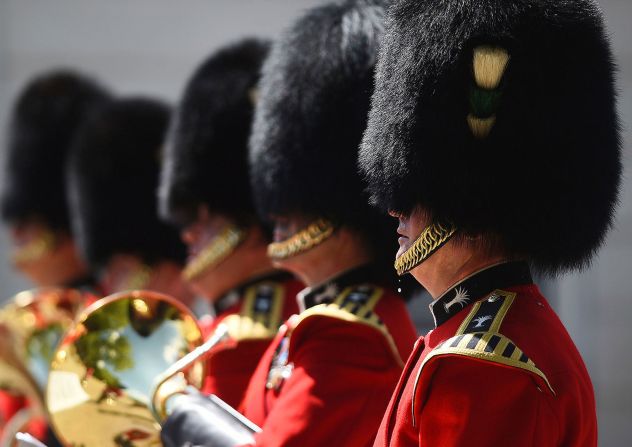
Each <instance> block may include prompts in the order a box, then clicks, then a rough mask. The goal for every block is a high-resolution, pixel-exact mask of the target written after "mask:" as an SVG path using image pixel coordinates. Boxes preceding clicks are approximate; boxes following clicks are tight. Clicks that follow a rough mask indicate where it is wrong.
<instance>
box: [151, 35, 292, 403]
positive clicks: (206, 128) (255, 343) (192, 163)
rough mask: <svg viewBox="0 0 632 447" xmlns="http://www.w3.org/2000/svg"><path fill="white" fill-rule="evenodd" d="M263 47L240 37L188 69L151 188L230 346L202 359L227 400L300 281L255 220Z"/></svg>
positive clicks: (239, 390) (237, 393)
mask: <svg viewBox="0 0 632 447" xmlns="http://www.w3.org/2000/svg"><path fill="white" fill-rule="evenodd" d="M268 47H269V43H268V42H267V41H261V40H257V39H245V40H241V41H239V42H236V43H234V44H232V45H229V46H226V47H224V48H221V49H220V50H219V51H217V52H215V53H214V54H212V55H211V56H210V57H209V58H208V59H207V60H206V61H204V62H203V63H202V64H201V65H200V67H199V68H198V69H197V70H196V72H195V73H194V74H193V76H192V78H191V80H190V81H189V83H188V85H187V87H186V89H185V91H184V94H183V97H182V100H181V102H180V105H179V107H178V109H177V111H176V113H175V114H174V117H173V120H172V128H171V131H170V133H169V137H168V138H167V144H166V152H167V156H166V161H165V164H164V167H163V170H162V179H161V186H160V209H161V214H162V215H163V217H164V218H165V219H166V220H168V221H169V222H171V223H174V224H176V225H178V226H179V227H180V228H181V229H182V233H181V234H182V239H183V240H184V242H185V243H186V245H187V246H188V249H189V259H188V263H187V265H186V267H185V269H184V278H185V280H187V281H188V282H189V283H190V284H191V286H192V287H193V288H194V289H195V291H196V292H197V293H199V294H201V295H202V296H204V297H206V298H207V299H208V300H209V301H210V302H211V303H212V304H213V306H214V308H215V312H216V318H215V320H213V321H212V322H208V321H207V322H206V324H204V322H203V325H204V326H205V327H204V328H203V329H204V330H205V332H206V333H207V335H209V336H210V335H211V334H212V333H213V332H214V331H215V328H216V327H217V325H218V324H219V323H225V324H226V325H228V327H229V336H230V342H228V343H222V344H221V345H219V346H217V347H216V348H215V349H214V350H213V352H212V354H211V355H210V357H209V358H208V363H207V367H208V370H207V373H208V377H207V381H206V384H205V387H204V391H205V392H206V393H208V394H216V395H218V396H219V397H221V398H222V399H223V400H225V401H226V402H228V403H229V404H231V405H233V406H237V405H238V404H239V403H240V402H241V399H242V398H243V395H244V392H245V391H246V387H247V385H248V382H249V380H250V377H251V376H252V373H253V372H254V370H255V368H256V366H257V363H258V362H259V359H260V358H261V356H262V355H263V353H264V352H265V350H266V349H267V347H268V345H269V344H270V342H271V341H272V338H274V335H275V334H276V332H277V330H278V329H279V326H280V325H281V324H282V323H283V322H284V321H285V320H286V319H287V318H288V317H289V316H290V315H292V314H294V313H296V311H297V305H296V294H297V292H298V291H299V290H300V289H301V288H302V285H301V284H300V283H299V282H298V281H296V280H294V279H293V278H292V276H291V275H289V274H287V273H285V272H283V271H280V270H277V269H275V268H274V267H273V266H272V262H271V261H270V259H269V258H268V257H267V255H266V247H267V245H268V243H269V241H270V235H269V233H270V231H269V230H268V229H266V228H264V225H263V224H262V223H261V222H260V221H259V219H258V218H257V214H256V212H255V209H254V205H253V200H252V194H251V192H250V180H249V176H248V136H249V135H250V128H251V125H252V117H253V113H254V103H255V100H256V97H257V82H258V80H259V76H260V74H259V72H260V69H261V65H262V63H263V60H264V58H265V57H266V55H267V53H268Z"/></svg>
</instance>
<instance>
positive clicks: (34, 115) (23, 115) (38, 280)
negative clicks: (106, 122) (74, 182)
mask: <svg viewBox="0 0 632 447" xmlns="http://www.w3.org/2000/svg"><path fill="white" fill-rule="evenodd" d="M107 97H108V94H107V93H106V91H105V90H104V89H103V88H102V87H101V86H99V85H98V84H96V83H95V82H94V81H93V80H91V79H87V78H84V77H82V76H81V75H79V74H76V73H73V72H70V71H55V72H49V73H45V74H43V75H40V76H38V77H36V78H35V79H33V80H32V81H31V82H29V83H28V84H27V85H26V87H25V88H24V90H23V91H22V92H21V93H20V95H19V96H18V99H17V102H16V104H15V106H14V110H13V114H12V116H11V123H10V127H9V129H8V132H9V144H8V147H7V150H8V152H7V163H6V166H5V176H6V186H5V190H4V192H3V196H2V219H3V220H4V221H5V222H6V223H8V224H9V227H10V230H11V237H12V239H13V245H14V251H13V253H12V254H11V257H12V260H13V262H14V264H15V266H16V267H17V268H18V269H19V270H20V271H21V272H22V273H23V274H24V275H26V276H27V277H28V278H29V279H30V280H31V281H33V282H34V283H35V284H36V285H38V286H76V285H84V284H86V283H88V284H89V283H90V282H91V276H90V272H89V270H88V268H87V266H86V265H85V263H84V262H83V261H82V260H81V257H80V256H79V254H78V253H77V250H76V247H75V243H74V242H73V239H72V231H71V229H70V220H69V215H68V205H67V201H66V193H65V177H66V176H65V171H66V169H65V163H66V156H67V153H68V149H69V146H70V143H71V140H72V137H73V135H74V133H75V132H76V130H77V127H78V126H79V125H80V124H81V123H82V122H83V121H84V120H85V119H86V118H87V117H88V116H90V114H91V113H92V112H93V111H94V108H95V107H96V106H98V105H100V104H102V103H103V102H104V101H105V100H106V99H107Z"/></svg>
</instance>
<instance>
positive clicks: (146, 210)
mask: <svg viewBox="0 0 632 447" xmlns="http://www.w3.org/2000/svg"><path fill="white" fill-rule="evenodd" d="M168 121H169V110H168V108H167V106H166V105H164V104H163V103H161V102H158V101H155V100H151V99H143V98H130V99H119V100H114V101H111V102H110V103H109V104H108V105H106V106H104V107H101V108H100V109H99V111H98V112H97V113H95V114H94V115H93V116H92V117H91V118H90V119H89V120H87V122H86V123H85V124H84V125H83V126H82V127H81V129H79V131H78V132H77V135H76V138H75V140H74V142H73V145H72V148H71V153H70V157H69V167H68V194H69V201H70V212H71V216H72V225H73V230H74V234H75V235H76V238H77V243H78V246H79V248H80V250H81V253H82V255H83V256H84V257H85V259H86V260H87V262H88V263H89V265H90V267H91V268H92V269H93V271H95V272H96V273H97V275H98V280H99V284H100V286H101V288H102V290H103V292H104V294H105V295H108V294H111V293H114V292H119V291H123V290H129V289H149V290H155V291H158V292H162V293H166V294H168V295H171V296H173V297H175V298H177V299H179V300H181V301H183V302H184V303H185V304H189V303H190V298H191V294H190V292H189V291H188V290H187V288H186V285H185V284H184V281H182V279H181V268H182V262H183V260H184V257H185V249H184V245H183V244H182V243H181V242H180V239H179V237H178V234H177V232H176V231H175V230H174V229H173V228H171V227H169V226H168V225H166V224H164V223H162V222H160V221H159V219H158V211H157V206H156V192H157V189H158V176H159V174H160V165H161V160H162V149H161V148H162V141H163V138H164V135H165V133H166V129H167V124H168Z"/></svg>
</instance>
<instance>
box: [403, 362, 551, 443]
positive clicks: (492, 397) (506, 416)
mask: <svg viewBox="0 0 632 447" xmlns="http://www.w3.org/2000/svg"><path fill="white" fill-rule="evenodd" d="M431 362H432V363H429V364H428V365H426V367H425V368H424V372H423V377H424V378H423V379H422V380H423V382H420V383H419V386H420V387H421V390H420V392H419V393H418V394H417V396H416V399H415V404H416V405H415V413H416V415H417V416H416V417H417V427H418V430H419V432H418V433H419V446H420V447H435V446H442V447H457V446H459V447H463V446H467V447H478V446H480V447H482V446H503V445H506V446H509V445H510V446H512V447H527V446H529V447H536V446H537V447H547V446H557V445H559V430H558V424H557V420H556V417H555V414H554V412H553V411H552V409H551V408H552V401H551V400H552V399H554V397H553V395H552V394H551V393H550V392H549V391H548V390H546V389H543V384H542V383H540V382H539V381H538V380H537V378H536V377H535V376H533V375H532V374H531V373H529V372H527V371H524V370H521V369H518V368H512V367H507V366H503V365H498V364H495V363H491V362H486V361H481V360H477V359H472V358H468V357H462V358H461V357H456V356H454V357H452V356H450V357H447V356H446V357H440V358H437V359H434V360H432V361H431ZM426 368H428V369H429V370H427V369H426Z"/></svg>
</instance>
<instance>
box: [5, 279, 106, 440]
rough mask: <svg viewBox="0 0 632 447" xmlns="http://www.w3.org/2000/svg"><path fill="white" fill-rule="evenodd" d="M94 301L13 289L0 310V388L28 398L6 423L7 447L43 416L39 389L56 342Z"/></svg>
mask: <svg viewBox="0 0 632 447" xmlns="http://www.w3.org/2000/svg"><path fill="white" fill-rule="evenodd" d="M93 299H95V297H94V296H92V295H91V294H89V293H86V292H82V291H79V290H76V289H64V288H41V289H34V290H28V291H24V292H20V293H18V294H17V295H15V296H14V297H13V298H12V299H10V300H9V301H8V303H7V304H6V305H5V306H4V307H3V308H2V309H0V389H2V390H4V391H6V392H8V393H10V394H12V395H14V396H20V397H25V398H26V399H27V400H28V401H29V405H28V407H25V408H23V409H21V410H20V411H19V412H18V413H17V414H16V415H14V416H13V417H12V418H11V420H10V421H8V422H7V425H6V426H5V427H4V430H3V432H2V438H1V439H0V445H3V446H4V445H11V444H12V443H13V437H14V435H15V433H17V432H18V431H20V430H24V428H25V427H26V425H28V423H29V422H30V421H31V420H32V419H33V418H39V417H43V416H44V415H45V410H44V400H43V396H44V389H45V387H46V381H47V379H48V374H49V366H50V362H51V360H52V358H53V354H54V352H55V349H56V347H57V344H58V343H59V341H60V340H61V338H62V337H63V335H64V333H65V332H66V331H67V330H68V329H69V328H70V327H71V325H72V322H73V320H74V318H75V316H76V315H77V313H78V312H79V311H80V309H82V308H83V306H84V305H85V303H86V302H87V301H89V300H93Z"/></svg>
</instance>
